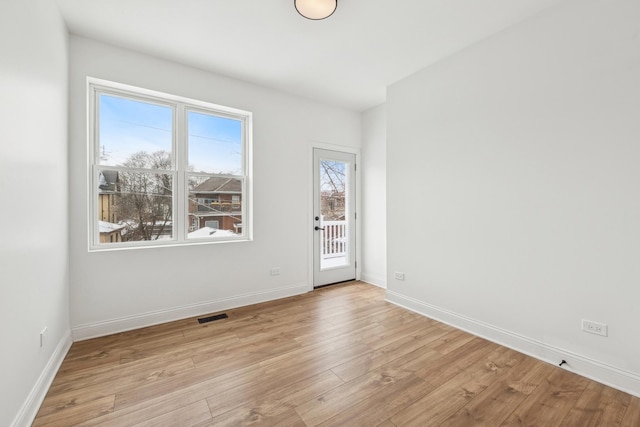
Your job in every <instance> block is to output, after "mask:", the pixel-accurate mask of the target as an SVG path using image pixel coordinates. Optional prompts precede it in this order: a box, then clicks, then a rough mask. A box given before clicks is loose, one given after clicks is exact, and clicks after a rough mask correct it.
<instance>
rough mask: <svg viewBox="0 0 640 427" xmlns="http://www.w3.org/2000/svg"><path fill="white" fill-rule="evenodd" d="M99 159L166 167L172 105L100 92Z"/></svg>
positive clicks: (113, 163) (105, 162)
mask: <svg viewBox="0 0 640 427" xmlns="http://www.w3.org/2000/svg"><path fill="white" fill-rule="evenodd" d="M99 103H100V106H99V108H100V110H99V111H100V117H99V119H98V123H99V129H100V134H99V141H100V145H99V150H100V153H99V157H100V158H99V163H100V164H101V165H109V166H127V167H134V168H149V169H170V168H171V147H172V135H173V109H172V108H171V107H167V106H162V105H156V104H151V103H148V102H142V101H136V100H132V99H126V98H120V97H116V96H111V95H105V94H100V98H99Z"/></svg>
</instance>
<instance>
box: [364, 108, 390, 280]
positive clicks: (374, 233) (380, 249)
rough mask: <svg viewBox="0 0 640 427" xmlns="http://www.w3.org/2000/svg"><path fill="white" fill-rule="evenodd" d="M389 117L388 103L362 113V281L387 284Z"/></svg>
mask: <svg viewBox="0 0 640 427" xmlns="http://www.w3.org/2000/svg"><path fill="white" fill-rule="evenodd" d="M386 143H387V116H386V110H385V106H384V105H380V106H378V107H375V108H371V109H369V110H367V111H365V112H363V113H362V159H361V161H360V165H361V171H362V173H361V177H362V187H361V188H362V211H361V212H360V217H359V219H360V221H361V224H362V249H361V253H362V280H364V281H365V282H368V283H372V284H374V285H377V286H382V287H386V286H387V268H386V267H387V197H386V194H387V188H386V177H387V175H386V169H387V165H386V160H387V153H386Z"/></svg>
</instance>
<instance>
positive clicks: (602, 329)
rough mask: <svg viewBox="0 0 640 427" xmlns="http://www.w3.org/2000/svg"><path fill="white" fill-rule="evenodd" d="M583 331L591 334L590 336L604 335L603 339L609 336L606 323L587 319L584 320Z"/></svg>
mask: <svg viewBox="0 0 640 427" xmlns="http://www.w3.org/2000/svg"><path fill="white" fill-rule="evenodd" d="M582 330H583V331H585V332H589V333H590V334H596V335H602V336H603V337H606V336H608V334H609V331H608V327H607V325H605V324H604V323H599V322H594V321H592V320H586V319H582Z"/></svg>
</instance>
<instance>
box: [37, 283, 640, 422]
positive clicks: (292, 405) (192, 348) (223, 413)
mask: <svg viewBox="0 0 640 427" xmlns="http://www.w3.org/2000/svg"><path fill="white" fill-rule="evenodd" d="M227 314H228V315H229V318H228V319H224V320H218V321H215V322H213V323H209V324H205V325H199V324H198V322H197V321H196V319H187V320H181V321H177V322H172V323H167V324H163V325H159V326H153V327H150V328H145V329H140V330H136V331H132V332H127V333H122V334H117V335H112V336H108V337H103V338H98V339H93V340H89V341H83V342H78V343H75V344H73V346H72V347H71V350H70V351H69V354H68V355H67V357H66V358H65V360H64V363H63V364H62V367H61V369H60V371H59V373H58V375H57V377H56V378H55V380H54V382H53V384H52V386H51V389H50V390H49V393H48V395H47V397H46V399H45V401H44V403H43V405H42V407H41V409H40V412H39V413H38V417H37V419H36V421H35V423H34V425H35V426H45V425H46V426H75V425H81V426H98V425H99V426H103V425H104V426H118V427H121V426H172V427H173V426H199V427H204V426H227V425H228V426H239V425H280V426H315V425H322V426H413V425H415V426H429V425H444V426H467V425H474V426H475V425H484V426H501V425H504V426H515V425H528V426H533V425H537V426H544V427H549V426H580V427H584V426H636V427H637V426H640V399H638V398H635V397H632V396H630V395H628V394H625V393H622V392H620V391H616V390H614V389H612V388H609V387H606V386H603V385H601V384H598V383H596V382H593V381H590V380H587V379H585V378H582V377H580V376H578V375H575V374H572V373H570V372H568V371H566V370H564V369H562V368H559V367H557V366H553V365H549V364H546V363H543V362H539V361H537V360H535V359H532V358H530V357H527V356H524V355H522V354H520V353H517V352H515V351H513V350H509V349H507V348H505V347H501V346H498V345H496V344H493V343H490V342H488V341H485V340H483V339H480V338H476V337H473V336H472V335H469V334H466V333H464V332H461V331H458V330H456V329H454V328H452V327H449V326H446V325H443V324H441V323H438V322H435V321H433V320H430V319H427V318H425V317H422V316H419V315H417V314H415V313H412V312H409V311H407V310H404V309H402V308H399V307H396V306H394V305H392V304H389V303H387V302H385V301H384V292H383V291H382V290H381V289H378V288H375V287H373V286H370V285H366V284H364V283H358V282H355V283H351V284H346V285H339V286H333V287H328V288H323V289H320V290H317V291H314V292H311V293H308V294H306V295H301V296H297V297H292V298H287V299H283V300H279V301H273V302H269V303H265V304H259V305H254V306H250V307H244V308H240V309H235V310H229V311H227Z"/></svg>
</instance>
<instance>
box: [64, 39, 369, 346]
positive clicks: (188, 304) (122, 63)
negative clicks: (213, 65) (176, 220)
mask: <svg viewBox="0 0 640 427" xmlns="http://www.w3.org/2000/svg"><path fill="white" fill-rule="evenodd" d="M212 46H213V45H212ZM212 48H213V47H212ZM70 57H71V60H70V139H71V141H70V143H71V150H70V191H71V204H70V208H71V212H70V218H71V241H70V248H71V260H72V262H71V321H72V327H73V330H74V336H75V337H76V338H86V337H88V336H93V335H99V334H104V333H108V332H112V331H114V330H120V329H126V328H134V327H139V326H141V325H145V324H149V323H153V322H159V321H166V320H169V319H171V318H179V317H184V316H186V315H198V314H202V313H206V312H210V311H214V310H219V309H224V308H228V307H231V306H236V305H244V304H248V303H251V302H255V301H261V300H267V299H271V298H276V297H282V296H287V295H292V294H296V293H301V292H305V291H308V290H310V286H311V285H310V284H309V282H308V277H309V274H308V270H309V260H310V258H309V253H308V247H309V245H308V239H309V237H310V236H311V233H310V231H309V225H310V224H311V220H310V215H311V212H310V204H309V202H310V192H309V190H310V188H311V184H310V179H311V165H312V159H311V157H310V153H311V150H310V148H309V147H310V144H311V141H319V142H321V143H324V144H335V145H341V146H350V147H359V145H360V115H359V114H358V113H355V112H350V111H347V110H341V109H336V108H331V107H327V106H323V105H320V104H317V103H313V102H311V101H306V100H303V99H301V98H296V97H293V96H289V95H285V94H282V93H280V92H276V91H273V90H270V89H265V88H261V87H258V86H255V85H251V84H247V83H243V82H241V81H237V80H233V79H230V78H226V77H221V76H217V75H214V74H210V73H207V72H204V71H201V70H197V69H194V68H190V67H186V66H183V65H180V64H176V63H172V62H168V61H164V60H160V59H157V58H153V57H150V56H145V55H142V54H139V53H135V52H132V51H127V50H123V49H119V48H115V47H112V46H108V45H105V44H101V43H98V42H95V41H91V40H88V39H84V38H79V37H75V36H72V37H71V41H70ZM87 76H92V77H97V78H102V79H106V80H112V81H116V82H120V83H125V84H130V85H134V86H139V87H143V88H147V89H152V90H158V91H162V92H167V93H171V94H175V95H179V96H186V97H190V98H194V99H199V100H204V101H209V102H213V103H216V104H221V105H227V106H230V107H235V108H240V109H243V110H248V111H252V112H253V114H254V116H253V121H254V135H253V136H254V241H253V242H244V243H225V244H215V245H201V246H190V247H163V248H152V249H138V250H124V251H110V252H93V253H88V251H87V220H86V211H87V207H86V206H87V184H86V181H87V180H86V176H87V172H86V171H87V169H86V159H87V141H86V139H87V138H86V81H85V80H86V77H87ZM271 267H280V269H281V275H280V276H270V274H269V272H270V268H271Z"/></svg>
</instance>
